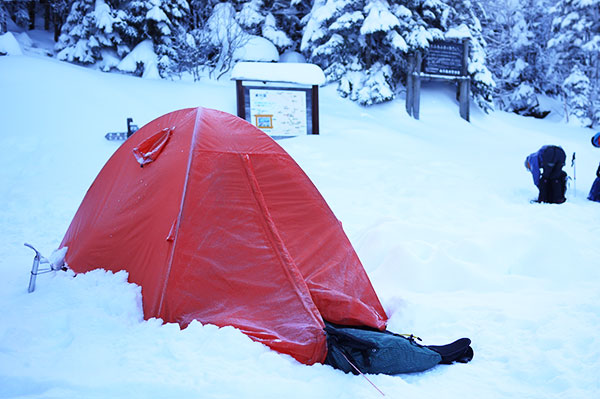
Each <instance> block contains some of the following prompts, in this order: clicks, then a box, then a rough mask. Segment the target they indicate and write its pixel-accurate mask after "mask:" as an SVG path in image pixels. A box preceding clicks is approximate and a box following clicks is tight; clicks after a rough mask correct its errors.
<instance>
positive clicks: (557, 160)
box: [538, 146, 567, 204]
mask: <svg viewBox="0 0 600 399" xmlns="http://www.w3.org/2000/svg"><path fill="white" fill-rule="evenodd" d="M566 158H567V156H566V154H565V151H564V150H563V149H562V148H560V147H557V146H548V147H547V148H546V149H545V150H544V151H543V152H542V154H541V162H540V166H541V167H542V170H543V171H542V176H541V177H540V182H539V185H538V188H539V190H540V195H539V197H538V202H546V203H550V204H562V203H563V202H565V201H566V200H567V199H566V198H565V192H566V191H567V173H566V172H565V171H564V170H562V167H563V166H564V165H565V160H566Z"/></svg>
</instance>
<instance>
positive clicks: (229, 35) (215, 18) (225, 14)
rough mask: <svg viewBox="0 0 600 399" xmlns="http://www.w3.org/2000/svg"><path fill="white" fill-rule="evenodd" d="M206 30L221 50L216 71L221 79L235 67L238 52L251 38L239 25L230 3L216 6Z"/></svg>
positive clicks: (213, 42)
mask: <svg viewBox="0 0 600 399" xmlns="http://www.w3.org/2000/svg"><path fill="white" fill-rule="evenodd" d="M206 28H207V30H208V32H209V33H210V37H211V42H212V44H213V45H214V46H215V47H217V48H219V54H218V57H217V59H216V63H215V71H216V72H217V77H220V76H221V75H222V74H224V73H226V72H227V71H229V70H230V68H231V67H232V66H233V65H232V63H233V61H234V55H235V53H236V50H238V49H239V48H241V47H243V46H244V45H245V44H246V43H247V42H248V40H249V36H248V34H247V33H246V32H245V31H244V29H243V28H242V27H241V26H240V24H239V23H238V21H237V16H236V11H235V8H234V7H233V5H232V4H230V3H218V4H216V5H215V7H214V9H213V13H212V15H211V16H210V18H209V19H208V22H207V27H206Z"/></svg>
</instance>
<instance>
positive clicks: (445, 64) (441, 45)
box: [423, 40, 466, 76]
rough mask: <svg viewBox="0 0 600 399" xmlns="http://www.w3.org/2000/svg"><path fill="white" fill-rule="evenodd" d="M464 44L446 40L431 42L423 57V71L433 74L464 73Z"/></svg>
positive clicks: (458, 74)
mask: <svg viewBox="0 0 600 399" xmlns="http://www.w3.org/2000/svg"><path fill="white" fill-rule="evenodd" d="M464 61H465V59H464V44H463V43H461V42H453V41H448V40H439V41H435V42H433V43H431V44H430V45H429V49H428V50H427V52H426V53H425V57H424V58H423V72H425V73H430V74H434V75H450V76H461V75H464V74H465V72H466V71H465V68H464V66H465V63H464Z"/></svg>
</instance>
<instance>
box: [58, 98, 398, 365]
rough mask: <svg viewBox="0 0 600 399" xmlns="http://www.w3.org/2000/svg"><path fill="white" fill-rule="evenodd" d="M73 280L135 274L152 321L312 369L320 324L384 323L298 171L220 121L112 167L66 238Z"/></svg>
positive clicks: (253, 131)
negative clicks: (212, 331)
mask: <svg viewBox="0 0 600 399" xmlns="http://www.w3.org/2000/svg"><path fill="white" fill-rule="evenodd" d="M61 247H68V250H67V253H66V257H65V261H66V263H67V264H68V265H69V267H70V268H71V269H73V270H74V271H75V272H86V271H89V270H92V269H95V268H103V269H106V270H112V271H118V270H127V271H128V273H129V280H130V281H131V282H133V283H136V284H138V285H140V286H141V287H142V297H143V305H144V316H145V317H146V318H149V317H159V318H162V319H163V320H164V321H165V322H177V323H179V324H180V325H181V326H183V327H185V326H186V325H187V324H189V323H190V322H191V321H192V320H194V319H196V320H198V321H200V322H202V323H211V324H216V325H218V326H225V325H231V326H234V327H237V328H239V329H240V330H242V331H243V332H244V333H246V334H248V335H249V336H250V337H251V338H253V339H254V340H256V341H259V342H262V343H264V344H266V345H268V346H269V347H271V348H272V349H274V350H277V351H279V352H282V353H287V354H290V355H292V356H293V357H295V358H296V359H297V360H299V361H300V362H303V363H306V364H312V363H315V362H322V361H323V360H324V359H325V356H326V353H327V348H326V340H325V335H324V332H323V327H324V324H323V320H328V321H331V322H333V323H338V324H345V325H365V326H371V327H375V328H378V329H382V330H383V329H384V328H385V324H386V321H387V316H386V315H385V312H384V310H383V308H382V306H381V304H380V302H379V300H378V298H377V296H376V294H375V292H374V290H373V287H372V286H371V283H370V281H369V279H368V277H367V275H366V273H365V271H364V269H363V267H362V265H361V263H360V260H359V259H358V257H357V255H356V253H355V251H354V249H353V248H352V246H351V244H350V242H349V241H348V238H347V237H346V235H345V234H344V232H343V230H342V227H341V225H340V223H339V221H338V220H337V219H336V217H335V216H334V215H333V213H332V212H331V210H330V209H329V207H328V206H327V204H326V203H325V201H324V200H323V198H322V196H321V195H320V193H319V192H318V191H317V189H316V188H315V187H314V185H313V184H312V182H311V181H310V180H309V178H308V177H307V176H306V175H305V174H304V172H303V171H302V170H301V169H300V167H299V166H298V165H297V164H296V163H295V162H294V160H293V159H292V158H291V157H290V156H289V155H288V154H287V153H286V152H285V151H284V150H283V149H282V148H281V147H280V146H279V145H278V144H277V143H275V142H274V141H273V140H272V139H271V138H270V137H268V136H267V135H265V134H264V133H263V132H262V131H260V130H259V129H257V128H255V127H254V126H252V125H250V124H249V123H247V122H245V121H244V120H242V119H239V118H237V117H235V116H233V115H230V114H226V113H224V112H220V111H215V110H211V109H205V108H192V109H184V110H180V111H176V112H172V113H170V114H167V115H164V116H162V117H160V118H158V119H156V120H154V121H152V122H150V123H149V124H147V125H146V126H144V127H143V128H141V129H140V130H139V131H137V132H136V133H135V134H134V135H133V136H132V137H131V138H129V139H128V140H127V141H126V142H125V143H124V144H123V145H122V146H121V147H120V148H119V149H118V150H117V151H116V153H115V154H114V155H113V156H112V157H111V159H110V160H109V161H108V162H107V163H106V165H105V166H104V168H103V169H102V171H101V172H100V173H99V175H98V177H97V178H96V180H95V181H94V183H93V184H92V186H91V187H90V189H89V190H88V192H87V194H86V196H85V198H84V200H83V202H82V203H81V205H80V207H79V210H78V211H77V213H76V215H75V217H74V219H73V221H72V222H71V225H70V227H69V229H68V231H67V233H66V235H65V237H64V239H63V241H62V244H61Z"/></svg>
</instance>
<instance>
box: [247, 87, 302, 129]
mask: <svg viewBox="0 0 600 399" xmlns="http://www.w3.org/2000/svg"><path fill="white" fill-rule="evenodd" d="M249 94H250V95H249V97H250V120H251V121H252V123H253V124H254V125H255V126H256V127H258V128H260V129H262V130H263V131H264V132H265V133H267V134H269V135H271V136H298V135H301V134H306V133H307V131H306V129H307V122H306V119H307V118H306V92H305V91H302V90H269V89H250V90H249Z"/></svg>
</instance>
